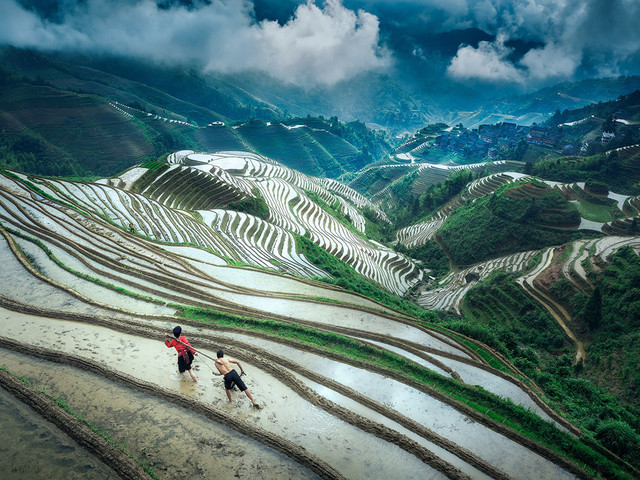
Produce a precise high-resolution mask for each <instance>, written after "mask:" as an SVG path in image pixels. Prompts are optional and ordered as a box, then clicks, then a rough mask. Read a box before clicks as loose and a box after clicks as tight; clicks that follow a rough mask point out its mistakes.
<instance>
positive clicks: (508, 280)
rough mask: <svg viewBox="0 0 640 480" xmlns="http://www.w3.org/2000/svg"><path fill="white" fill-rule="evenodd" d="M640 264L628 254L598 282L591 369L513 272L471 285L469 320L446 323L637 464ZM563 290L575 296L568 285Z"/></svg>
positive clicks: (583, 302)
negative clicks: (598, 320)
mask: <svg viewBox="0 0 640 480" xmlns="http://www.w3.org/2000/svg"><path fill="white" fill-rule="evenodd" d="M639 266H640V257H638V255H636V254H635V253H633V252H631V251H630V250H629V249H622V250H621V251H620V252H619V253H616V254H615V255H614V259H613V263H612V265H611V266H610V267H607V269H606V270H605V272H603V275H602V277H600V278H601V280H602V288H603V290H602V291H603V295H602V312H607V313H606V314H605V315H604V317H603V321H602V325H601V326H599V327H597V329H596V330H594V332H593V334H592V338H593V343H592V344H591V347H590V348H588V353H589V354H588V357H587V361H586V363H585V364H579V365H577V366H572V360H571V356H572V347H571V346H570V345H569V342H568V339H567V338H566V337H565V336H564V335H563V333H562V331H561V329H560V327H559V326H558V325H557V323H556V322H555V320H554V319H553V318H552V317H551V315H550V314H549V313H548V312H547V311H546V310H545V309H543V308H542V307H541V306H540V305H539V304H537V303H536V302H535V301H534V300H533V299H532V298H531V297H530V296H529V295H527V294H526V293H525V292H524V290H522V289H521V288H520V287H519V286H518V285H517V284H516V282H515V279H516V277H517V275H514V274H510V273H506V272H496V273H494V274H492V275H491V276H490V277H489V278H488V279H487V280H485V281H483V282H480V283H479V284H478V285H477V286H475V287H473V288H472V289H471V290H470V291H469V293H468V294H467V296H466V297H465V302H464V312H465V316H464V320H459V319H450V320H448V321H447V323H446V325H447V326H448V327H449V328H451V329H453V330H456V331H459V332H461V333H464V334H465V335H469V336H471V337H473V338H476V339H478V340H481V341H482V342H484V343H486V344H487V345H489V346H491V347H493V348H495V349H496V350H497V351H499V352H501V353H502V354H503V355H505V356H506V357H507V358H509V359H510V360H511V361H512V362H513V363H514V364H515V365H516V366H517V367H518V368H519V369H520V370H521V371H522V372H523V373H524V374H526V375H527V376H528V377H529V378H531V379H532V380H533V381H535V382H536V384H538V385H539V386H540V387H541V388H542V390H543V391H544V395H545V398H546V399H547V401H549V402H550V403H552V404H553V405H555V407H556V408H557V409H558V410H560V411H563V412H565V414H566V415H568V418H570V419H571V421H573V422H574V423H575V424H577V425H579V426H580V427H581V428H582V429H584V430H585V431H586V432H589V435H590V436H592V437H594V438H595V439H596V440H597V441H598V442H600V443H601V444H602V445H604V446H606V447H607V448H609V449H610V450H611V451H613V452H615V453H616V454H618V455H621V456H622V457H623V458H625V459H626V460H627V461H629V462H631V463H633V464H635V465H636V466H637V465H638V459H637V458H636V456H635V455H634V451H635V448H637V446H638V445H640V435H639V434H638V432H640V409H639V408H638V393H637V392H638V390H637V388H638V382H639V379H638V374H637V369H636V368H635V362H636V359H637V358H638V354H639V352H638V349H637V344H638V315H637V311H638V305H637V303H638V302H637V296H638V287H637V286H634V287H632V286H631V285H633V284H635V283H637V281H636V280H637V278H636V277H637V276H638V275H637V271H640V269H639V268H638V267H639ZM634 271H635V272H636V273H635V274H633V275H632V276H631V279H629V278H628V277H627V275H628V274H629V273H631V272H634ZM598 283H599V284H600V281H599V282H598ZM605 285H606V286H605ZM558 288H560V289H561V290H565V291H568V292H573V293H574V294H575V291H574V290H573V289H572V288H571V285H570V284H568V283H563V285H562V286H561V287H560V285H558ZM605 290H606V294H605V293H604V292H605ZM570 297H571V293H568V294H567V298H570ZM571 298H573V300H572V302H573V303H574V304H575V305H574V307H575V308H577V309H581V308H583V309H584V308H587V307H589V305H590V302H588V301H587V298H588V297H586V296H584V295H582V296H580V295H577V296H575V297H571ZM629 300H631V301H629ZM634 310H635V311H634ZM605 317H606V320H604V318H605ZM621 400H622V401H621ZM612 435H613V438H612ZM621 439H624V441H623V442H622V443H621V442H620V441H621Z"/></svg>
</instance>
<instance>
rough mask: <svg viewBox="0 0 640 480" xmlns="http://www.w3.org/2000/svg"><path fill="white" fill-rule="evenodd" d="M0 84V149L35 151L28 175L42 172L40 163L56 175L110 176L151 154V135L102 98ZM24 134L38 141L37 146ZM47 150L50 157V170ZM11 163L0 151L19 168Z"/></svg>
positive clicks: (9, 165)
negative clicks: (0, 91)
mask: <svg viewBox="0 0 640 480" xmlns="http://www.w3.org/2000/svg"><path fill="white" fill-rule="evenodd" d="M2 88H3V94H2V95H1V96H0V128H1V129H2V131H3V147H4V148H5V149H6V150H8V151H7V154H8V153H10V151H11V150H13V152H14V153H15V154H27V155H28V154H30V153H33V154H34V155H35V154H38V160H37V163H36V164H34V165H31V164H26V165H25V167H26V169H29V171H31V172H32V173H35V172H36V171H37V172H39V173H43V171H42V170H40V169H39V167H40V166H43V167H44V169H45V171H46V170H47V169H48V170H51V171H50V173H54V174H58V175H60V174H69V173H87V172H93V173H94V174H109V173H111V172H116V171H119V170H122V169H124V168H126V167H128V166H129V165H131V164H133V163H136V162H140V161H142V160H144V159H146V158H150V157H152V156H155V154H156V151H155V148H154V145H153V136H152V135H150V134H149V132H145V130H144V129H143V128H142V126H141V125H140V124H139V123H138V122H136V121H135V120H134V119H132V118H131V117H127V116H125V115H123V114H122V113H121V112H119V111H118V110H116V109H114V108H113V107H111V106H109V104H108V103H107V101H106V100H104V99H101V98H98V97H96V96H94V95H85V94H78V93H73V92H70V91H64V90H59V89H55V88H51V87H49V86H46V85H33V84H30V83H24V82H18V83H13V84H11V83H9V82H5V84H4V85H3V86H2ZM157 135H158V133H156V136H157ZM25 138H38V139H41V141H40V144H41V146H42V148H38V149H36V148H34V147H33V146H31V145H30V144H29V143H28V142H25V141H24V139H25ZM56 152H57V154H56ZM47 154H49V155H50V157H51V159H52V160H53V161H52V162H51V163H52V165H51V167H50V168H48V167H47V164H48V163H49V162H48V160H49V158H48V157H49V155H47ZM16 161H18V158H15V157H14V158H13V159H9V160H7V155H5V159H4V161H3V164H4V165H5V166H8V167H20V165H14V162H16ZM59 167H60V168H59Z"/></svg>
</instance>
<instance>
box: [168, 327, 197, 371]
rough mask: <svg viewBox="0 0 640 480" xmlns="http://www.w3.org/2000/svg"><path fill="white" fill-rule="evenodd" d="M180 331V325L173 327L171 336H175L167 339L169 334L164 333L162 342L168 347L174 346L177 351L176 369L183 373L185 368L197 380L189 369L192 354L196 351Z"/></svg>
mask: <svg viewBox="0 0 640 480" xmlns="http://www.w3.org/2000/svg"><path fill="white" fill-rule="evenodd" d="M181 333H182V328H181V327H180V326H177V327H175V328H174V329H173V336H174V337H176V338H172V339H171V340H169V335H168V334H166V333H165V334H164V344H165V345H166V346H167V347H168V348H171V347H175V348H176V350H177V351H178V370H179V371H180V373H184V372H185V370H186V371H188V372H189V375H191V378H192V379H193V381H194V382H197V381H198V379H197V378H196V375H195V374H194V373H193V370H191V364H192V363H193V354H194V353H196V351H195V350H194V349H193V348H191V344H190V343H189V340H187V337H185V336H184V335H181Z"/></svg>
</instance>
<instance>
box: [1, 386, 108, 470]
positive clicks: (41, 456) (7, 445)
mask: <svg viewBox="0 0 640 480" xmlns="http://www.w3.org/2000/svg"><path fill="white" fill-rule="evenodd" d="M0 425H2V428H0V471H1V472H2V474H1V476H2V478H5V479H11V480H32V479H34V478H43V479H44V478H48V479H54V478H59V479H65V480H83V479H88V480H103V479H113V478H118V476H117V475H116V474H115V472H114V471H112V470H111V469H110V468H107V467H106V466H105V465H104V464H103V463H102V462H100V460H98V459H97V458H96V457H94V456H93V455H91V454H90V453H88V452H87V451H86V450H84V449H83V448H82V447H80V446H79V445H78V444H77V443H76V442H75V441H73V440H72V439H71V438H70V437H68V436H67V435H66V434H65V433H64V432H62V431H60V430H59V429H58V428H56V427H55V426H53V425H52V424H50V423H48V422H47V421H45V420H44V419H43V418H42V417H40V416H39V415H38V414H37V413H35V412H34V411H33V410H31V409H30V408H29V407H27V406H26V405H24V404H23V403H22V402H20V401H19V400H17V399H15V398H14V397H12V396H11V395H10V394H9V393H7V392H6V391H5V390H3V389H2V388H0Z"/></svg>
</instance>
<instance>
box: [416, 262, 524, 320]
mask: <svg viewBox="0 0 640 480" xmlns="http://www.w3.org/2000/svg"><path fill="white" fill-rule="evenodd" d="M536 253H537V252H536V251H534V250H531V251H527V252H518V253H515V254H512V255H507V256H503V257H499V258H495V259H493V260H488V261H486V262H482V263H479V264H476V265H473V266H471V267H467V268H465V269H462V270H460V271H451V272H450V273H449V274H448V275H446V276H445V277H444V278H443V279H442V280H440V282H439V283H438V284H439V285H441V286H439V287H436V288H434V289H432V290H426V291H423V292H422V293H421V294H420V296H419V297H418V304H419V305H421V306H422V307H423V308H427V309H432V310H450V311H455V312H456V313H458V314H460V312H461V307H462V302H463V300H464V295H465V294H466V293H467V291H468V290H469V289H470V288H472V287H473V286H474V285H476V284H477V283H478V282H480V281H482V280H484V279H486V278H487V277H488V276H489V275H490V274H491V273H492V272H494V271H497V270H504V271H507V272H519V271H521V270H523V269H524V268H526V266H527V264H528V263H529V260H531V258H532V257H533V256H534V255H535V254H536Z"/></svg>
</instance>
